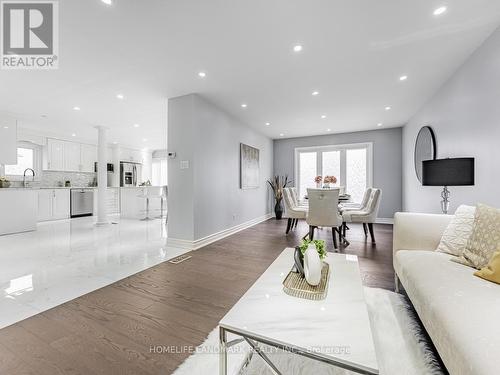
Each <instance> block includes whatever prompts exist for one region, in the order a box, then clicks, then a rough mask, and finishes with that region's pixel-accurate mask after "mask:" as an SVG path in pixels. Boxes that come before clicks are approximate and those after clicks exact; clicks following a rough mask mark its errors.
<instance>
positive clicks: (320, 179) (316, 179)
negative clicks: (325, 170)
mask: <svg viewBox="0 0 500 375" xmlns="http://www.w3.org/2000/svg"><path fill="white" fill-rule="evenodd" d="M322 181H323V177H322V176H316V177H315V178H314V182H316V188H318V189H320V188H321V182H322Z"/></svg>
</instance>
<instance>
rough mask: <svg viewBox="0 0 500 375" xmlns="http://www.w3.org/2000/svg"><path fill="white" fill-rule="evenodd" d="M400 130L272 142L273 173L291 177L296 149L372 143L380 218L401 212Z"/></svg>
mask: <svg viewBox="0 0 500 375" xmlns="http://www.w3.org/2000/svg"><path fill="white" fill-rule="evenodd" d="M401 133H402V131H401V128H391V129H380V130H373V131H364V132H355V133H343V134H332V135H321V136H314V137H301V138H290V139H278V140H275V141H274V173H275V174H280V175H285V174H287V175H288V176H290V178H292V179H293V178H294V163H295V156H294V155H295V148H297V147H311V146H327V145H340V144H349V143H364V142H373V186H375V187H378V188H380V189H382V202H381V206H380V211H379V217H380V218H392V217H393V216H394V213H395V212H397V211H400V210H401V199H402V194H401V135H402V134H401Z"/></svg>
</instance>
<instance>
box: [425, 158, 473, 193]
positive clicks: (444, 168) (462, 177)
mask: <svg viewBox="0 0 500 375" xmlns="http://www.w3.org/2000/svg"><path fill="white" fill-rule="evenodd" d="M422 185H424V186H470V185H474V158H453V159H436V160H424V161H423V162H422Z"/></svg>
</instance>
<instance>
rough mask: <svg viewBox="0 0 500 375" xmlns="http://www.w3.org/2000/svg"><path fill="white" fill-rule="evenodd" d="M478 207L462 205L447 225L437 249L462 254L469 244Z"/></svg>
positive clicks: (442, 251)
mask: <svg viewBox="0 0 500 375" xmlns="http://www.w3.org/2000/svg"><path fill="white" fill-rule="evenodd" d="M475 212H476V207H474V206H466V205H461V206H460V207H458V208H457V210H456V211H455V216H454V217H453V219H451V221H450V224H448V226H447V227H446V229H445V231H444V233H443V237H441V241H440V242H439V245H438V247H437V249H436V251H438V252H440V253H447V254H450V255H455V256H457V257H459V256H461V255H462V253H463V252H464V250H465V246H466V245H467V241H468V240H469V237H470V235H471V233H472V226H473V225H474V214H475Z"/></svg>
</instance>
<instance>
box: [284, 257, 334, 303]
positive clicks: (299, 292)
mask: <svg viewBox="0 0 500 375" xmlns="http://www.w3.org/2000/svg"><path fill="white" fill-rule="evenodd" d="M329 279H330V266H329V265H328V263H325V262H323V268H322V269H321V281H320V282H319V284H318V286H311V285H309V284H308V283H307V281H306V278H305V277H303V276H302V275H301V274H300V273H298V272H295V271H294V270H291V271H290V272H289V273H288V275H287V276H286V277H285V280H284V281H283V291H284V292H285V293H286V294H288V295H289V296H292V297H297V298H304V299H309V300H313V301H321V300H323V299H325V298H326V295H327V293H328V280H329Z"/></svg>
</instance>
